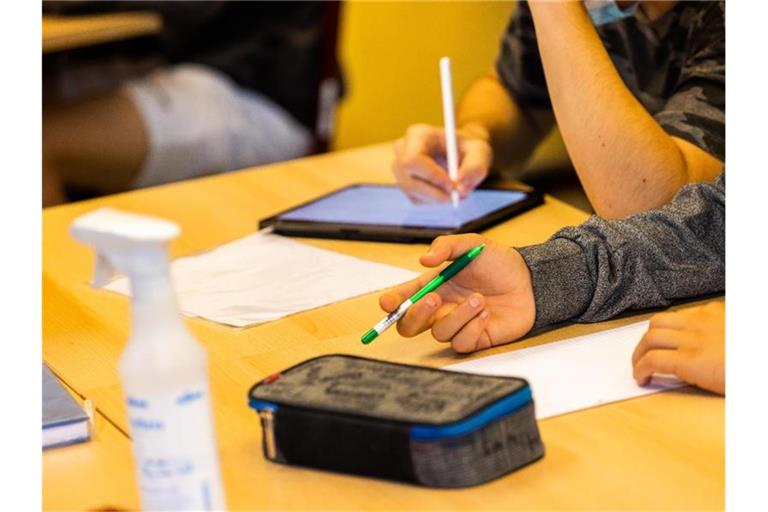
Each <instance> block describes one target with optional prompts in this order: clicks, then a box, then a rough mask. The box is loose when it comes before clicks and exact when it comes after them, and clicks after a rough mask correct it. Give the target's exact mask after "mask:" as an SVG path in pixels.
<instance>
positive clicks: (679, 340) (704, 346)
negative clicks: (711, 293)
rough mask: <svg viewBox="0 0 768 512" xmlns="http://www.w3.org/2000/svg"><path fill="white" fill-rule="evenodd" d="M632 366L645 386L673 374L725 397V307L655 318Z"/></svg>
mask: <svg viewBox="0 0 768 512" xmlns="http://www.w3.org/2000/svg"><path fill="white" fill-rule="evenodd" d="M632 365H633V366H634V376H635V380H636V381H637V383H638V384H639V385H641V386H643V385H645V384H647V383H648V381H649V380H650V378H651V376H652V374H653V373H655V372H658V373H671V374H674V375H677V377H678V378H680V379H682V380H684V381H685V382H688V383H689V384H694V385H696V386H699V387H700V388H703V389H707V390H709V391H714V392H715V393H719V394H721V395H725V303H723V302H710V303H709V304H706V305H704V306H698V307H693V308H688V309H683V310H680V311H675V312H670V313H659V314H657V315H654V316H653V317H652V318H651V322H650V325H649V327H648V331H647V332H646V333H645V335H643V338H642V339H641V340H640V343H639V344H638V345H637V348H635V353H634V354H632Z"/></svg>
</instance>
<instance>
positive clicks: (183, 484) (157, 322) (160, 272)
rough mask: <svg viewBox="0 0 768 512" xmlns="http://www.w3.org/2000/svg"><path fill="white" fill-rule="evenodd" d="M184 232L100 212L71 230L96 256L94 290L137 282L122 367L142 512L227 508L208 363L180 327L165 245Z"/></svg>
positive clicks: (126, 215)
mask: <svg viewBox="0 0 768 512" xmlns="http://www.w3.org/2000/svg"><path fill="white" fill-rule="evenodd" d="M178 234H179V227H178V226H177V225H176V224H173V223H171V222H167V221H164V220H160V219H156V218H152V217H147V216H143V215H135V214H130V213H124V212H120V211H118V210H114V209H110V208H102V209H99V210H96V211H93V212H91V213H88V214H86V215H83V216H81V217H79V218H77V219H75V221H74V222H73V223H72V236H73V237H74V238H75V239H77V240H79V241H81V242H84V243H86V244H89V245H92V246H93V248H94V249H95V251H96V271H95V275H94V279H93V284H94V286H101V285H103V284H105V283H106V282H107V281H109V280H110V279H111V278H112V277H114V276H115V275H116V271H119V272H121V273H124V274H126V275H127V276H128V277H129V279H130V282H131V295H132V302H131V310H132V329H131V335H130V338H129V340H128V345H127V347H126V348H125V351H124V352H123V354H122V357H121V359H120V363H119V371H120V377H121V380H122V384H123V391H124V393H125V399H126V404H127V409H128V417H129V420H130V425H131V428H130V430H131V436H132V438H133V453H134V457H135V461H136V469H137V473H138V480H139V486H140V491H141V503H142V507H143V508H144V509H147V510H218V509H223V508H225V502H224V492H223V488H222V485H221V476H220V472H219V463H218V455H217V449H216V439H215V435H214V429H213V421H212V417H211V405H210V396H209V390H208V364H207V355H206V353H205V351H204V349H203V347H201V346H200V344H199V343H198V342H197V341H196V340H195V339H194V338H193V337H192V336H191V335H190V334H189V332H188V331H187V329H186V328H185V327H184V324H183V322H182V320H181V316H180V314H179V310H178V307H177V305H176V297H175V295H174V291H173V286H172V283H171V278H170V273H169V267H170V266H169V264H168V255H167V248H166V246H167V244H168V242H169V241H170V240H172V239H173V238H175V237H176V236H178Z"/></svg>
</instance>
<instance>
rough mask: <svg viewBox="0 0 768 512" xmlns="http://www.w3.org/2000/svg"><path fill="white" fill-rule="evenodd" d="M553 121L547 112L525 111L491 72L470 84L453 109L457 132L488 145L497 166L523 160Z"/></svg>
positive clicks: (505, 165)
mask: <svg viewBox="0 0 768 512" xmlns="http://www.w3.org/2000/svg"><path fill="white" fill-rule="evenodd" d="M553 124H554V118H553V116H552V114H551V113H544V112H535V113H530V114H527V113H525V112H524V111H523V110H522V109H521V108H520V107H518V106H517V104H516V103H515V102H514V100H513V99H512V98H511V97H510V96H509V94H508V93H507V91H506V90H505V89H504V87H503V86H502V85H501V83H499V80H498V79H497V78H496V77H495V76H493V75H489V76H485V77H482V78H479V79H477V80H475V81H474V82H473V83H472V84H471V85H470V87H469V89H468V90H467V92H466V93H465V94H464V96H463V97H462V99H461V102H460V103H459V106H458V112H457V125H458V127H459V130H460V131H462V132H463V133H465V134H468V135H471V136H475V137H481V138H483V139H485V140H487V141H488V142H489V143H490V144H491V147H492V148H493V162H494V167H496V168H497V169H498V168H508V167H511V166H521V165H522V164H523V163H525V161H526V160H527V159H528V157H529V156H530V155H531V153H532V152H533V150H534V149H535V148H536V146H537V145H538V144H539V142H541V140H542V139H543V138H544V137H545V136H546V135H547V133H549V130H550V129H551V128H552V125H553Z"/></svg>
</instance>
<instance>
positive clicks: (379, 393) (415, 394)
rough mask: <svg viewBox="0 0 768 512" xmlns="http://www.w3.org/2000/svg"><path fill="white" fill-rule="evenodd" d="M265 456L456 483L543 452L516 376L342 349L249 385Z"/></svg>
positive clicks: (478, 479) (526, 389)
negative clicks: (364, 355) (460, 370)
mask: <svg viewBox="0 0 768 512" xmlns="http://www.w3.org/2000/svg"><path fill="white" fill-rule="evenodd" d="M248 398H249V405H250V406H251V407H252V408H254V409H255V410H256V411H258V413H259V416H260V418H261V426H262V431H263V436H262V440H263V442H262V445H263V449H264V455H265V457H266V458H267V459H269V460H271V461H273V462H278V463H282V464H294V465H299V466H307V467H313V468H320V469H327V470H333V471H340V472H345V473H353V474H356V475H363V476H371V477H378V478H385V479H390V480H399V481H404V482H411V483H415V484H420V485H424V486H429V487H465V486H470V485H476V484H480V483H483V482H487V481H489V480H492V479H494V478H498V477H500V476H502V475H505V474H507V473H509V472H511V471H513V470H515V469H517V468H520V467H522V466H525V465H526V464H529V463H531V462H533V461H535V460H537V459H539V458H541V457H542V456H543V455H544V446H543V444H542V442H541V437H540V436H539V430H538V426H537V425H536V419H535V416H534V405H533V399H532V396H531V388H530V386H529V385H528V382H526V381H525V380H524V379H518V378H513V377H494V376H487V375H474V374H467V373H458V372H451V371H446V370H440V369H436V368H427V367H421V366H412V365H405V364H396V363H390V362H385V361H377V360H373V359H366V358H361V357H355V356H348V355H329V356H323V357H318V358H315V359H310V360H308V361H305V362H303V363H300V364H298V365H296V366H293V367H291V368H289V369H287V370H285V371H283V372H280V373H277V374H274V375H272V376H270V377H267V378H266V379H264V380H262V381H261V382H259V383H257V384H255V385H254V386H253V387H252V388H251V389H250V391H249V393H248Z"/></svg>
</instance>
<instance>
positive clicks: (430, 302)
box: [426, 297, 437, 308]
mask: <svg viewBox="0 0 768 512" xmlns="http://www.w3.org/2000/svg"><path fill="white" fill-rule="evenodd" d="M426 301H427V306H429V307H430V308H433V307H435V305H437V303H436V302H435V299H434V297H427V298H426Z"/></svg>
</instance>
